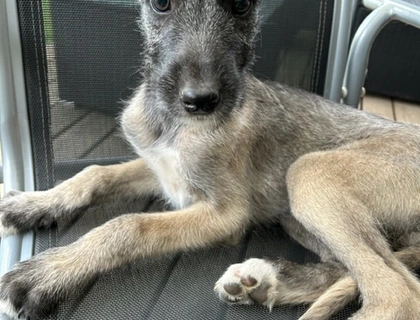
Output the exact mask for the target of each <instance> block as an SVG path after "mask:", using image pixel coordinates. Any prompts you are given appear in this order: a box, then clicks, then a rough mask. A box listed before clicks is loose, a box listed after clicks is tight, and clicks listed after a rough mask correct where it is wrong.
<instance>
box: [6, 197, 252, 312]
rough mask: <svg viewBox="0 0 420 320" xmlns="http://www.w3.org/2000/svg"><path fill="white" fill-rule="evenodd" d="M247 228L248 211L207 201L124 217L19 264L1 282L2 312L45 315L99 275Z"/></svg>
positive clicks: (208, 244)
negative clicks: (176, 208)
mask: <svg viewBox="0 0 420 320" xmlns="http://www.w3.org/2000/svg"><path fill="white" fill-rule="evenodd" d="M247 224H248V216H247V212H246V211H244V209H243V208H235V207H233V206H232V205H228V206H219V207H214V206H211V205H209V204H207V203H197V204H195V205H193V206H191V207H189V208H187V209H183V210H179V211H173V212H166V213H155V214H127V215H123V216H121V217H118V218H115V219H113V220H110V221H109V222H107V223H106V224H104V225H103V226H101V227H98V228H96V229H93V230H92V231H91V232H89V233H88V234H86V235H85V236H83V237H82V238H80V239H79V240H78V241H77V242H75V243H73V244H70V245H68V246H66V247H60V248H53V249H49V250H47V251H45V252H43V253H41V254H39V255H37V256H35V257H34V258H32V259H30V260H28V261H24V262H21V263H19V264H17V266H16V267H15V268H14V269H13V270H12V271H10V272H9V273H7V274H5V275H4V276H3V277H2V279H1V281H0V312H7V313H9V314H11V315H12V316H15V317H16V316H17V315H18V314H19V315H22V316H25V317H29V318H30V319H36V318H39V317H43V316H45V315H47V314H49V313H51V312H52V311H53V310H54V308H55V306H56V305H57V303H58V302H59V301H60V300H63V299H65V298H66V297H68V296H71V295H74V294H77V292H79V291H80V289H81V288H82V287H84V286H86V285H87V284H88V283H89V282H90V281H91V280H92V278H93V277H94V276H95V275H97V274H98V273H102V272H105V271H108V270H110V269H112V268H114V267H117V266H119V265H122V264H124V263H127V262H130V261H132V260H134V259H137V258H146V257H150V256H159V255H162V254H165V253H170V252H176V251H180V250H188V249H195V248H202V247H206V246H211V245H214V244H217V243H220V242H223V241H225V240H226V239H228V238H229V237H231V235H232V234H234V233H238V232H243V230H245V228H246V226H247ZM209 289H210V288H209Z"/></svg>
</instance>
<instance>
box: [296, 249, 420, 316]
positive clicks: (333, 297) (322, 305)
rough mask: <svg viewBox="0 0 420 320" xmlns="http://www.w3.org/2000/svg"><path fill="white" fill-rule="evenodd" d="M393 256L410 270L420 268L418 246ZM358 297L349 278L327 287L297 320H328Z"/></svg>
mask: <svg viewBox="0 0 420 320" xmlns="http://www.w3.org/2000/svg"><path fill="white" fill-rule="evenodd" d="M395 256H396V257H397V259H398V260H399V261H401V262H402V263H403V264H404V265H406V266H407V267H409V268H410V269H412V270H416V269H418V268H420V246H419V245H415V246H410V247H407V248H403V249H401V250H399V251H397V252H395ZM358 295H359V289H358V287H357V284H356V282H355V281H354V280H353V278H351V277H350V276H347V277H344V278H341V279H340V280H338V281H337V282H336V283H335V284H333V285H332V286H331V287H329V288H328V289H327V290H326V291H325V292H324V293H323V294H322V295H321V296H320V297H319V298H318V299H317V300H316V301H315V302H314V303H313V304H312V305H311V307H310V308H309V309H308V310H307V311H306V313H305V314H304V315H303V316H302V317H301V318H300V319H299V320H323V319H329V318H330V317H331V316H332V315H334V314H336V313H337V312H338V311H340V309H342V308H343V307H344V306H346V305H347V304H348V303H349V302H351V301H353V300H354V299H355V298H357V296H358Z"/></svg>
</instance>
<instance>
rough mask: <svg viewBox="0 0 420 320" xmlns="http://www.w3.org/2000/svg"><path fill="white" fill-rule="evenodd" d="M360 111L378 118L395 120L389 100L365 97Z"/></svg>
mask: <svg viewBox="0 0 420 320" xmlns="http://www.w3.org/2000/svg"><path fill="white" fill-rule="evenodd" d="M362 109H363V110H364V111H367V112H370V113H374V114H376V115H378V116H381V117H384V118H387V119H391V120H395V119H394V111H393V107H392V100H391V98H388V97H380V96H374V95H366V96H365V97H364V98H363V101H362Z"/></svg>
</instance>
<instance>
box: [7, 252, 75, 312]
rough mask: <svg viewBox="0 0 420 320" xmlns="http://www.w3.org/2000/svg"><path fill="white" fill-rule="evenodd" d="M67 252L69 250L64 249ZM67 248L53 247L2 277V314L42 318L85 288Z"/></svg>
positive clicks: (19, 264) (20, 264)
mask: <svg viewBox="0 0 420 320" xmlns="http://www.w3.org/2000/svg"><path fill="white" fill-rule="evenodd" d="M64 252H65V251H64ZM67 256H68V255H67V254H63V248H56V249H50V250H48V251H45V252H43V253H41V254H40V255H38V256H35V257H33V258H32V259H30V260H27V261H23V262H20V263H18V264H17V265H16V266H15V268H14V269H13V270H12V271H10V272H8V273H6V274H5V275H3V276H2V277H1V279H0V314H1V313H5V314H7V315H9V316H10V317H12V318H17V317H19V318H20V317H23V318H27V319H31V320H33V319H39V318H44V317H47V316H48V315H50V314H51V313H53V312H54V311H55V309H56V308H57V306H58V303H59V302H60V301H62V300H63V299H65V298H66V297H67V296H68V295H69V294H71V293H74V292H73V291H77V290H76V289H75V288H82V285H83V283H82V281H81V280H82V279H83V277H82V278H81V277H80V276H78V274H77V273H76V272H74V270H75V269H74V267H75V266H74V264H73V265H69V264H68V261H69V260H68V259H67V258H66V257H67Z"/></svg>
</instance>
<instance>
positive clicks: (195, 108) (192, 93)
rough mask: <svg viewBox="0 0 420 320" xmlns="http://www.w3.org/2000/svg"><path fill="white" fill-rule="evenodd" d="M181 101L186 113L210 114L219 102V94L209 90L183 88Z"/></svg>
mask: <svg viewBox="0 0 420 320" xmlns="http://www.w3.org/2000/svg"><path fill="white" fill-rule="evenodd" d="M181 101H182V103H183V104H184V108H185V110H186V111H188V112H190V113H195V114H206V113H211V112H213V111H214V109H215V108H216V106H217V104H218V103H219V101H220V97H219V94H218V93H217V92H216V91H213V90H211V89H193V88H185V89H184V90H182V93H181Z"/></svg>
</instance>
